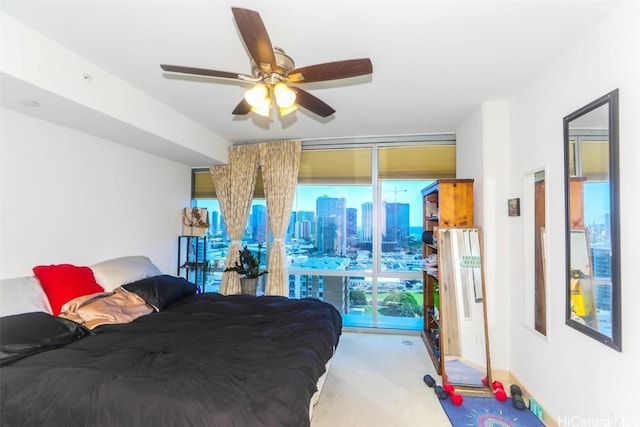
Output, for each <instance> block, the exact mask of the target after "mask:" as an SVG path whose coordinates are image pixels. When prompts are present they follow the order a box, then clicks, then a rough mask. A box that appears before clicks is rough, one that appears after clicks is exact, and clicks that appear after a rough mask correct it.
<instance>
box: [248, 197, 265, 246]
mask: <svg viewBox="0 0 640 427" xmlns="http://www.w3.org/2000/svg"><path fill="white" fill-rule="evenodd" d="M267 229H268V227H267V207H266V206H264V205H253V207H252V210H251V239H252V240H253V241H254V242H258V243H259V242H266V241H267Z"/></svg>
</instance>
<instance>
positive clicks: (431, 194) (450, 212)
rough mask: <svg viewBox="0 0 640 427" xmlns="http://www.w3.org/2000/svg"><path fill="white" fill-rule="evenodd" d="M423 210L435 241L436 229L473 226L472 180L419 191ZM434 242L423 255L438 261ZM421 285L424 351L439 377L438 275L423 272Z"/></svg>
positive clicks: (442, 181) (441, 182)
mask: <svg viewBox="0 0 640 427" xmlns="http://www.w3.org/2000/svg"><path fill="white" fill-rule="evenodd" d="M422 208H423V223H422V227H423V230H424V231H432V232H433V240H434V242H437V233H438V228H440V227H466V226H472V225H473V179H439V180H437V181H434V182H433V183H432V184H431V185H429V186H428V187H426V188H424V189H422ZM437 253H438V247H437V244H436V243H433V244H428V243H424V244H423V246H422V256H423V257H424V258H427V257H429V256H430V255H434V256H436V258H437ZM422 276H423V277H422V279H423V284H424V291H423V298H424V301H423V303H424V305H423V307H424V325H423V330H422V333H421V336H422V340H423V341H424V343H425V345H426V347H427V352H428V353H429V356H431V360H432V361H433V365H434V366H435V368H436V371H437V372H438V375H440V374H441V371H442V368H441V363H440V348H441V346H440V322H441V319H439V318H436V315H435V307H434V283H435V282H438V276H437V274H433V273H430V272H427V271H423V273H422Z"/></svg>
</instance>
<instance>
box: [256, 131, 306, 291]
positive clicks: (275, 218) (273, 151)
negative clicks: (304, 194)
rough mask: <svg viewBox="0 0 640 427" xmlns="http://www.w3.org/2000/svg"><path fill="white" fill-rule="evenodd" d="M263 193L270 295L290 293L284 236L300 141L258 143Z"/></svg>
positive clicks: (294, 181)
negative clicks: (269, 236) (270, 240)
mask: <svg viewBox="0 0 640 427" xmlns="http://www.w3.org/2000/svg"><path fill="white" fill-rule="evenodd" d="M259 147H260V164H261V165H262V180H263V181H264V194H265V198H266V200H267V212H268V218H269V228H270V229H271V234H273V244H272V245H271V247H270V249H269V264H268V266H267V270H268V271H269V274H268V275H267V287H266V292H265V293H266V294H267V295H281V296H288V294H289V289H288V288H289V286H288V283H289V280H288V277H287V254H286V251H285V244H284V237H285V233H286V232H287V227H288V225H289V218H290V217H291V207H292V205H293V197H294V195H295V190H296V185H297V183H298V169H299V167H300V150H301V147H302V142H301V141H281V142H270V143H266V144H259Z"/></svg>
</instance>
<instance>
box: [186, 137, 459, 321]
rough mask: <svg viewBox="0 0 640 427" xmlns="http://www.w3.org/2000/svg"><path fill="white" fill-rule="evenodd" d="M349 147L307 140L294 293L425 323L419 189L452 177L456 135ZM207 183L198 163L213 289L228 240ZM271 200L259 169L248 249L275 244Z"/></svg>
mask: <svg viewBox="0 0 640 427" xmlns="http://www.w3.org/2000/svg"><path fill="white" fill-rule="evenodd" d="M345 145H346V146H342V147H335V146H330V147H326V146H324V145H322V144H317V143H316V144H308V145H307V146H305V144H304V143H303V152H302V156H301V163H300V173H299V177H298V187H297V189H296V196H295V199H294V203H293V207H292V212H291V218H290V222H289V227H288V230H287V233H286V248H287V257H288V260H287V261H288V266H289V267H288V270H289V283H288V289H289V297H290V298H305V297H312V298H320V299H322V300H324V301H326V302H329V303H331V304H333V305H334V306H335V307H336V308H337V309H338V310H339V311H340V312H341V313H342V314H343V319H344V325H345V326H347V327H349V326H352V327H372V328H392V329H414V330H421V328H422V306H423V284H422V270H421V265H422V241H421V234H422V219H421V218H422V195H421V189H422V188H424V187H426V186H427V185H428V184H429V183H430V182H431V181H432V180H433V179H437V178H445V177H453V176H455V145H454V142H453V138H452V136H449V135H446V138H443V137H442V136H439V137H438V138H433V137H432V138H426V140H425V141H420V142H411V143H409V144H401V143H398V142H395V143H394V142H389V141H386V142H377V141H376V142H372V143H359V144H354V145H351V146H349V145H347V144H345ZM208 181H210V179H209V178H208V171H195V174H194V196H195V197H194V204H195V205H197V206H202V207H207V208H209V212H210V215H211V228H210V230H209V239H208V246H209V247H208V248H207V257H208V259H209V265H210V266H211V268H210V269H209V271H208V272H207V280H206V283H207V284H206V285H205V290H206V291H217V290H218V287H219V283H220V278H221V275H222V270H223V267H224V266H223V263H224V259H225V257H226V249H227V248H228V247H229V241H228V236H226V233H225V229H224V220H223V218H221V217H220V209H219V207H218V205H217V201H216V200H215V189H213V188H212V184H211V183H210V182H208ZM210 187H211V188H210ZM265 205H266V204H265V202H264V199H263V198H262V186H261V180H260V177H259V178H258V183H257V186H256V193H255V196H254V201H253V206H252V209H251V214H250V217H249V219H248V221H247V227H246V232H245V235H244V238H243V244H246V245H248V246H249V247H250V248H251V247H254V248H256V249H257V245H258V243H262V242H265V243H266V244H268V242H269V236H268V234H267V233H268V232H267V230H268V228H267V215H268V213H267V212H266V206H265ZM264 263H265V264H266V260H264Z"/></svg>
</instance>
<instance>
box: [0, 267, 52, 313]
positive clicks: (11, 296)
mask: <svg viewBox="0 0 640 427" xmlns="http://www.w3.org/2000/svg"><path fill="white" fill-rule="evenodd" d="M32 311H44V312H45V313H49V314H51V305H49V298H47V294H45V293H44V290H43V289H42V286H40V281H39V280H38V279H37V278H36V277H35V276H26V277H16V278H14V279H2V280H0V315H1V316H10V315H13V314H21V313H30V312H32Z"/></svg>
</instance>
